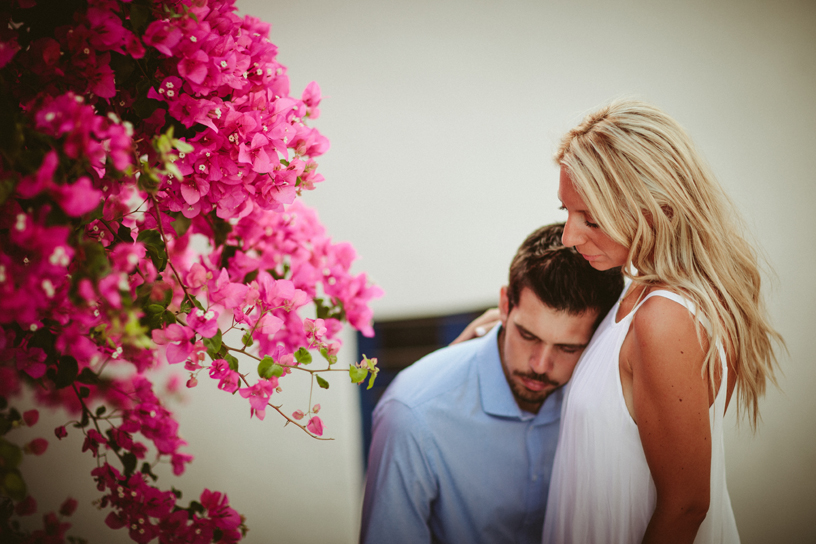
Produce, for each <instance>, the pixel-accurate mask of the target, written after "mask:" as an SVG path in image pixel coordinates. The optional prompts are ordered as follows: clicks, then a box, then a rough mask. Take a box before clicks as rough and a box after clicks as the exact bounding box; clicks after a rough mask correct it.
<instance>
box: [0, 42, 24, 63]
mask: <svg viewBox="0 0 816 544" xmlns="http://www.w3.org/2000/svg"><path fill="white" fill-rule="evenodd" d="M19 50H20V45H19V44H18V43H17V37H16V36H15V37H13V38H11V39H10V40H8V41H0V68H2V67H3V66H5V65H6V64H8V63H9V62H11V59H13V58H14V55H16V54H17V51H19Z"/></svg>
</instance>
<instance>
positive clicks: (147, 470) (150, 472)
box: [140, 463, 181, 498]
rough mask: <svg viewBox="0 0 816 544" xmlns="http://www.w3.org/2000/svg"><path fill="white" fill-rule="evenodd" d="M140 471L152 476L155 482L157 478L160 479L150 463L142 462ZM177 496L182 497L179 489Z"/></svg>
mask: <svg viewBox="0 0 816 544" xmlns="http://www.w3.org/2000/svg"><path fill="white" fill-rule="evenodd" d="M140 472H141V473H142V474H146V475H147V476H150V478H151V479H152V480H153V481H154V482H155V481H156V480H158V479H159V477H158V476H156V475H155V474H153V469H152V468H151V467H150V463H142V470H141V471H140ZM174 491H175V490H174ZM176 498H181V491H179V494H178V495H177V496H176Z"/></svg>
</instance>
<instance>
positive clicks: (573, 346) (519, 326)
mask: <svg viewBox="0 0 816 544" xmlns="http://www.w3.org/2000/svg"><path fill="white" fill-rule="evenodd" d="M514 324H515V325H516V328H517V329H519V330H520V331H521V332H523V333H524V334H528V335H530V336H532V337H533V338H535V339H536V340H539V341H540V340H541V338H539V337H538V335H537V334H534V333H532V332H530V331H529V330H528V329H527V328H526V327H524V326H523V325H520V324H518V323H515V322H514ZM555 345H556V346H558V347H560V348H572V349H583V348H585V347H587V346H588V345H589V342H587V343H584V344H555Z"/></svg>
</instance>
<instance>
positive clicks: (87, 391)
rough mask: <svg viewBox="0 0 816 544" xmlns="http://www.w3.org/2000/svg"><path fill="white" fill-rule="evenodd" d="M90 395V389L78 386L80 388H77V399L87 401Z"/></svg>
mask: <svg viewBox="0 0 816 544" xmlns="http://www.w3.org/2000/svg"><path fill="white" fill-rule="evenodd" d="M90 394H91V390H90V389H88V388H87V387H85V386H84V385H82V386H80V388H79V398H81V399H87V398H88V396H89V395H90Z"/></svg>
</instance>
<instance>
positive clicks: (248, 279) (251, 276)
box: [244, 268, 260, 284]
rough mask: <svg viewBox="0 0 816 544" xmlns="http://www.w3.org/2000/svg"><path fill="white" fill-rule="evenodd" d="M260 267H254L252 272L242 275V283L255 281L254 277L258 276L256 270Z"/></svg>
mask: <svg viewBox="0 0 816 544" xmlns="http://www.w3.org/2000/svg"><path fill="white" fill-rule="evenodd" d="M259 270H260V268H256V269H255V270H253V271H252V272H249V273H248V274H247V275H246V276H244V284H248V283H252V282H253V281H255V278H257V277H258V271H259Z"/></svg>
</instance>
